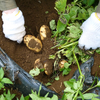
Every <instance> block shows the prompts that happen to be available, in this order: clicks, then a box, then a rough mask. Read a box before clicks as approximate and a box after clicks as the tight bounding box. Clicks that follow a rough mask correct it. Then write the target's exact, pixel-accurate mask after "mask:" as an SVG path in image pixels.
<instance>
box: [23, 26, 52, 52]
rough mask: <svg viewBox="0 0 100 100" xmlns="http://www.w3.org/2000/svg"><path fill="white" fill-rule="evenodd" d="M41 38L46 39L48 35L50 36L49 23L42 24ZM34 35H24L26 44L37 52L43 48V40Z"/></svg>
mask: <svg viewBox="0 0 100 100" xmlns="http://www.w3.org/2000/svg"><path fill="white" fill-rule="evenodd" d="M39 34H40V38H41V40H42V41H43V40H45V39H46V38H47V37H48V36H49V37H50V35H51V34H50V28H49V27H48V26H47V25H42V26H41V27H40V30H39ZM41 40H39V39H38V38H36V37H35V36H33V35H26V36H25V37H24V43H25V44H26V46H27V47H28V48H29V49H30V50H33V51H35V52H40V51H41V50H42V42H41Z"/></svg>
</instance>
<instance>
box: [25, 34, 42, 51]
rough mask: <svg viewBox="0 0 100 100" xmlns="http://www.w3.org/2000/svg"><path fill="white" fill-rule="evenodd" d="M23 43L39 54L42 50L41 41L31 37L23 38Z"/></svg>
mask: <svg viewBox="0 0 100 100" xmlns="http://www.w3.org/2000/svg"><path fill="white" fill-rule="evenodd" d="M24 43H25V44H26V46H27V47H28V48H29V49H30V50H33V51H35V52H40V51H41V50H42V43H41V41H40V40H39V39H37V38H36V37H34V36H32V35H26V36H25V37H24Z"/></svg>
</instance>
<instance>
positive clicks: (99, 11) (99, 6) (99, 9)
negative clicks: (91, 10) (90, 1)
mask: <svg viewBox="0 0 100 100" xmlns="http://www.w3.org/2000/svg"><path fill="white" fill-rule="evenodd" d="M96 12H97V13H100V1H99V4H98V6H97V8H96Z"/></svg>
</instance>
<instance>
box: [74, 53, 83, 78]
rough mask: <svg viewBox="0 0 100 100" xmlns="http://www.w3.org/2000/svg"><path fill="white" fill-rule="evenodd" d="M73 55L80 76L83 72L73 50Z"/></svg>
mask: <svg viewBox="0 0 100 100" xmlns="http://www.w3.org/2000/svg"><path fill="white" fill-rule="evenodd" d="M73 55H74V58H75V60H76V63H77V66H78V70H79V73H80V75H82V76H83V74H82V72H81V69H80V65H79V62H78V60H77V57H76V55H75V53H74V52H73Z"/></svg>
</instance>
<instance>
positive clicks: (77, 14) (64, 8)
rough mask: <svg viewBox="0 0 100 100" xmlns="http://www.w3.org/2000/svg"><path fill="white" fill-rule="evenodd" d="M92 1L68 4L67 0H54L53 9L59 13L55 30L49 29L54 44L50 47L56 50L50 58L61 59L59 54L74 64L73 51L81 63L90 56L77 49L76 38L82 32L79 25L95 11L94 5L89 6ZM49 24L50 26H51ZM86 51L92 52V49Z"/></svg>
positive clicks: (80, 0) (79, 0) (82, 0)
mask: <svg viewBox="0 0 100 100" xmlns="http://www.w3.org/2000/svg"><path fill="white" fill-rule="evenodd" d="M86 1H87V2H88V1H89V2H88V6H87V5H85V3H87V2H86ZM83 2H84V4H83ZM93 3H94V0H73V2H71V3H70V4H67V0H57V1H56V2H55V9H56V10H57V12H58V14H59V19H58V21H57V25H56V27H55V30H54V29H53V30H52V29H51V30H52V33H53V35H52V37H53V38H54V37H55V44H56V45H55V46H54V47H52V48H51V49H53V48H55V47H56V48H58V51H57V52H56V53H55V54H54V55H50V57H51V58H52V59H55V58H57V57H58V58H59V59H61V55H63V56H65V57H66V58H67V61H68V63H69V64H70V65H71V64H75V59H74V57H73V52H74V53H75V54H76V56H77V58H78V61H80V62H82V63H83V62H85V61H87V60H88V59H89V58H90V57H91V56H90V55H88V54H87V53H85V52H84V51H82V50H81V49H79V47H78V40H79V38H80V36H81V34H82V30H81V29H80V26H81V25H82V23H83V22H84V21H85V20H86V19H87V18H88V17H89V16H90V15H91V13H92V12H94V11H95V7H93V6H91V5H92V4H93ZM51 25H52V24H50V28H52V26H51ZM53 26H54V23H53ZM88 52H91V53H92V54H93V53H94V51H92V50H89V51H88ZM63 71H64V70H63ZM66 75H67V74H66Z"/></svg>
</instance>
